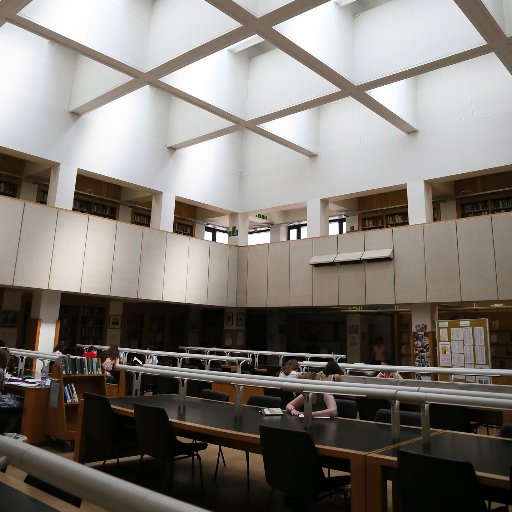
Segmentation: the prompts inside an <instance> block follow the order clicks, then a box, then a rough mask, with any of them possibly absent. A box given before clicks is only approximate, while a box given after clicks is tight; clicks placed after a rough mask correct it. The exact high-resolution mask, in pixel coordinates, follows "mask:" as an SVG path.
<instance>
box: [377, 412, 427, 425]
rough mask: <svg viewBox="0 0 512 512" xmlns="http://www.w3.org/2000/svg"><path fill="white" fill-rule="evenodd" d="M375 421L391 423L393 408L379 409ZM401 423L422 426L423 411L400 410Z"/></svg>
mask: <svg viewBox="0 0 512 512" xmlns="http://www.w3.org/2000/svg"><path fill="white" fill-rule="evenodd" d="M375 421H377V422H379V423H391V410H390V409H379V410H378V411H377V412H376V414H375ZM400 425H410V426H412V427H421V413H419V412H414V411H400Z"/></svg>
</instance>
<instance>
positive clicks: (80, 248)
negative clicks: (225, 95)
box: [49, 210, 89, 292]
mask: <svg viewBox="0 0 512 512" xmlns="http://www.w3.org/2000/svg"><path fill="white" fill-rule="evenodd" d="M88 221H89V217H88V216H87V215H81V214H79V213H73V212H70V211H67V210H58V215H57V228H56V230H55V243H54V245H53V257H52V268H51V270H50V284H49V288H50V289H52V290H61V291H65V292H79V291H80V285H81V284H82V270H83V266H84V257H85V242H86V239H87V224H88Z"/></svg>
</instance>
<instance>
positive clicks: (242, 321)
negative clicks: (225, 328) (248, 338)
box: [236, 311, 245, 327]
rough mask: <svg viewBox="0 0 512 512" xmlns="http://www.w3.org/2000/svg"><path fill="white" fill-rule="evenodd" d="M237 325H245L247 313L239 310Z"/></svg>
mask: <svg viewBox="0 0 512 512" xmlns="http://www.w3.org/2000/svg"><path fill="white" fill-rule="evenodd" d="M236 326H237V327H245V313H242V312H240V311H239V312H238V313H237V314H236Z"/></svg>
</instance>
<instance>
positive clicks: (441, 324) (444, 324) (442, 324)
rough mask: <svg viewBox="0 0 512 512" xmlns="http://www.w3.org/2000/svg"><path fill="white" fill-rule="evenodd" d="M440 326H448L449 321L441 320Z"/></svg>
mask: <svg viewBox="0 0 512 512" xmlns="http://www.w3.org/2000/svg"><path fill="white" fill-rule="evenodd" d="M439 327H448V322H441V321H440V322H439Z"/></svg>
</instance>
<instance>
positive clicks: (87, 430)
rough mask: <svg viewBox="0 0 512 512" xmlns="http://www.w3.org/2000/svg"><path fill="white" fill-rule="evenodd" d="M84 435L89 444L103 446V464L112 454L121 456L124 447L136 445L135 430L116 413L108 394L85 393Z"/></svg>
mask: <svg viewBox="0 0 512 512" xmlns="http://www.w3.org/2000/svg"><path fill="white" fill-rule="evenodd" d="M83 422H84V435H85V439H86V441H87V445H92V446H96V447H99V448H103V466H105V463H106V462H107V458H109V456H110V455H115V456H116V457H117V465H119V456H120V454H121V453H122V451H123V448H128V449H129V448H133V447H135V445H136V440H135V430H134V429H133V428H130V427H129V425H128V424H127V423H126V422H124V421H123V420H122V419H121V418H120V417H119V416H117V415H116V414H114V411H113V410H112V407H111V405H110V401H109V399H108V398H107V397H106V396H103V395H95V394H93V393H84V419H83Z"/></svg>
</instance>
